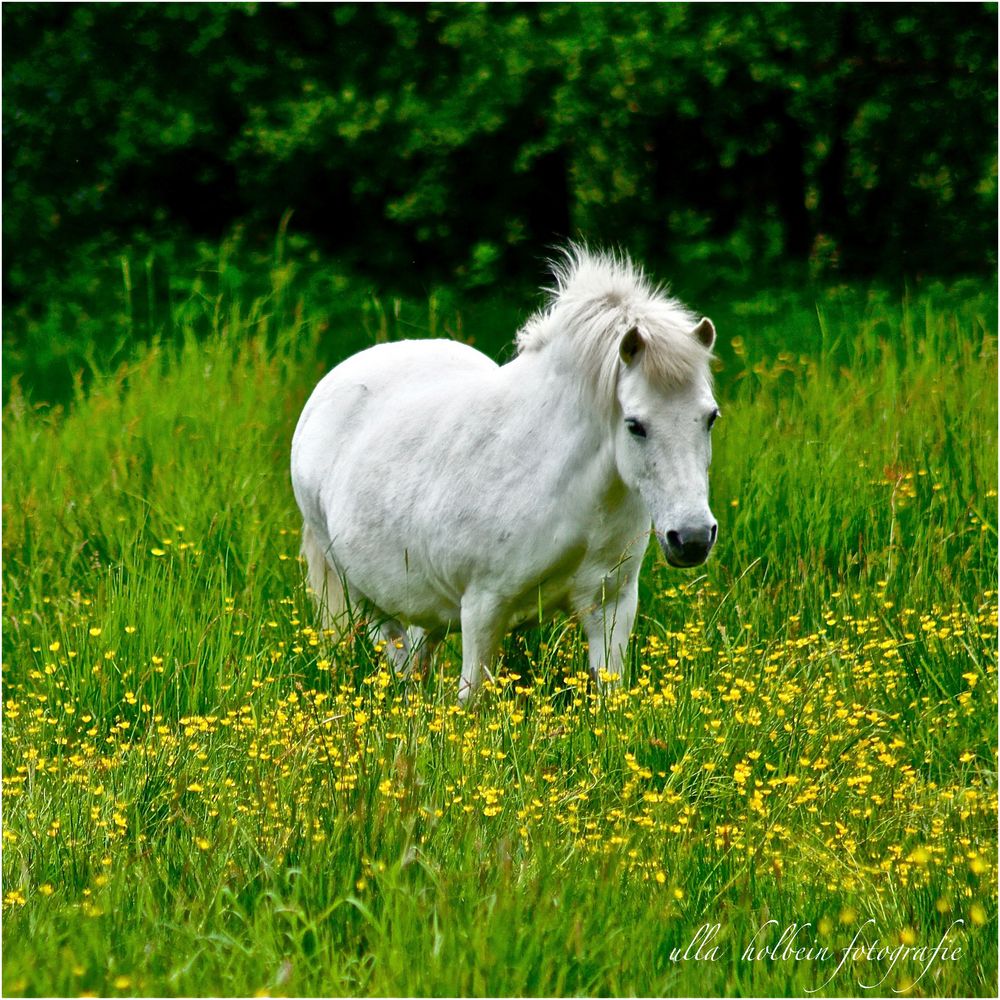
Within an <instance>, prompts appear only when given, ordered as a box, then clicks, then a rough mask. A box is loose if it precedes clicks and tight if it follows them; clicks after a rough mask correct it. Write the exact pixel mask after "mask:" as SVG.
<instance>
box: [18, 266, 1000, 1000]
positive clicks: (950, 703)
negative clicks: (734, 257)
mask: <svg viewBox="0 0 1000 1000" xmlns="http://www.w3.org/2000/svg"><path fill="white" fill-rule="evenodd" d="M273 278H274V282H273V286H272V287H271V288H270V289H269V290H266V291H265V292H263V293H262V294H260V295H257V296H254V297H250V298H241V297H240V296H239V295H236V294H232V293H230V292H226V291H225V290H224V289H221V286H219V287H216V286H210V284H208V283H206V284H204V285H203V286H202V285H199V286H196V287H195V288H194V290H193V291H192V292H191V294H189V295H188V296H187V297H184V298H181V299H176V300H175V301H174V303H173V305H172V306H171V314H170V317H169V318H170V329H171V333H170V336H169V337H164V338H162V339H160V340H156V339H155V338H154V339H151V340H148V341H146V342H142V343H133V342H130V346H129V347H128V350H127V353H126V354H125V355H124V356H122V355H121V354H120V353H119V355H116V361H115V364H114V365H107V366H106V367H104V368H102V367H101V366H100V364H99V363H98V362H97V361H95V362H94V364H93V366H92V367H91V369H90V370H89V371H88V374H87V376H86V377H85V378H81V379H80V380H78V381H77V383H76V385H75V388H74V389H73V390H72V392H71V394H70V395H69V397H67V398H66V399H65V400H64V401H61V402H58V403H57V402H54V401H53V400H50V399H46V395H45V390H44V386H41V387H40V386H37V385H35V386H31V385H26V384H24V385H23V384H21V383H19V381H18V380H17V379H16V378H14V379H13V380H12V381H11V383H10V389H9V391H8V393H7V399H6V404H5V408H4V416H3V458H4V462H3V517H4V526H3V556H4V577H3V583H4V591H3V634H4V638H3V706H4V707H3V991H4V994H5V995H8V996H21V995H27V996H45V995H66V996H76V995H107V996H118V995H123V996H124V995H250V996H253V995H322V994H326V995H335V994H355V995H373V994H374V995H380V994H389V995H483V994H487V995H524V994H529V995H530V994H543V995H628V994H638V995H702V996H710V995H722V994H731V995H778V996H781V995H804V994H805V992H806V991H811V990H816V995H818V996H832V995H858V994H859V993H864V995H875V996H882V995H885V996H889V995H893V993H894V991H901V992H903V994H904V995H914V996H922V995H931V996H953V995H979V996H995V995H996V986H997V949H996V939H997V893H996V883H997V841H996V838H997V828H996V817H997V731H996V705H997V656H996V648H997V647H996V644H997V590H996V566H997V534H996V509H997V449H996V428H997V393H996V390H997V353H996V349H997V339H996V322H995V320H996V299H995V292H994V286H993V285H992V284H991V283H990V282H985V281H984V282H982V283H976V282H973V281H968V282H965V283H962V284H961V285H958V286H952V287H950V288H944V287H940V286H934V285H928V286H926V287H923V286H922V287H918V288H916V289H910V290H903V289H899V290H897V291H894V292H891V293H890V292H887V291H871V290H863V289H856V288H851V287H842V286H841V287H832V288H824V289H821V290H818V291H817V290H807V289H800V290H799V291H798V292H797V293H796V294H794V295H793V294H790V293H789V294H787V295H779V294H778V293H777V292H774V293H767V292H761V293H758V294H756V295H754V296H752V297H748V298H747V299H745V300H728V301H721V300H720V301H712V299H711V295H708V296H706V298H707V299H708V301H705V300H704V299H697V298H694V297H691V304H692V305H693V306H694V307H696V308H698V309H699V310H702V311H704V312H706V313H708V314H709V315H712V317H713V318H714V319H715V321H716V325H717V326H718V328H719V334H720V339H721V343H720V347H719V354H720V358H719V370H718V372H717V375H716V378H717V385H718V395H719V399H720V404H721V408H722V412H723V416H722V419H721V420H720V421H719V424H718V426H717V428H716V431H715V432H714V450H715V458H714V464H713V471H712V500H713V510H714V512H715V514H716V516H717V517H718V520H719V528H720V541H719V544H718V546H717V547H716V550H715V552H714V554H713V556H712V558H711V560H710V561H709V563H708V564H706V566H704V567H701V568H699V569H698V570H696V571H688V572H683V571H677V570H672V569H670V568H669V567H667V566H666V565H665V563H664V561H663V560H662V558H660V557H659V555H658V554H657V553H655V552H654V551H653V550H652V549H651V550H650V551H649V553H648V554H647V564H646V567H645V570H644V575H643V583H642V591H641V604H640V618H639V621H638V625H637V631H636V634H635V636H634V638H633V645H632V655H631V661H630V663H629V666H628V670H627V683H626V684H625V685H624V686H623V687H622V688H621V689H620V690H618V691H616V692H614V693H612V694H609V695H608V696H606V697H601V696H600V695H599V694H598V693H596V692H595V691H594V690H593V689H592V688H591V686H590V685H589V684H588V682H587V680H586V675H585V673H584V664H585V651H584V649H583V648H582V640H581V636H580V633H579V632H578V630H577V629H576V627H575V625H574V624H573V623H572V622H571V621H568V620H560V621H556V622H546V623H544V624H542V625H540V626H539V627H535V628H530V629H526V630H523V631H520V632H518V633H515V634H513V635H511V636H509V637H508V639H507V641H506V645H505V656H504V663H503V667H502V670H501V671H500V672H499V674H498V676H497V679H496V685H495V686H494V687H492V689H491V690H489V691H488V692H487V693H486V695H485V696H484V697H483V698H482V699H481V700H480V702H479V704H478V705H477V706H476V708H475V709H474V710H473V711H471V712H469V713H464V712H461V711H459V710H458V708H457V690H458V677H459V646H458V643H457V640H456V641H455V642H452V643H451V644H450V645H448V646H446V648H445V651H444V652H443V653H442V654H441V656H440V658H439V660H438V662H437V663H436V665H435V667H434V669H433V670H432V672H431V675H430V676H427V677H425V678H423V679H422V680H421V681H420V682H419V683H416V684H410V685H409V686H406V685H404V684H403V683H402V682H399V681H397V680H396V679H395V678H394V677H393V676H392V675H391V674H390V673H389V672H388V671H387V669H385V668H384V667H383V666H382V664H381V661H380V658H379V656H378V651H377V650H376V649H373V648H372V647H371V646H370V645H369V644H368V642H367V640H366V639H364V638H363V637H361V636H355V637H348V638H347V639H345V640H343V641H342V642H340V643H339V644H338V645H333V644H332V643H331V642H330V641H328V639H327V637H325V636H324V635H323V634H321V633H319V632H317V630H316V627H315V623H314V619H313V616H312V612H311V607H310V602H309V597H308V595H307V593H306V591H305V589H304V586H303V583H302V576H301V566H300V563H299V561H298V558H297V553H298V529H299V521H298V517H297V514H296V509H295V503H294V499H293V497H292V492H291V487H290V484H289V479H288V473H287V460H288V452H289V445H290V440H291V433H292V429H293V427H294V425H295V421H296V418H297V416H298V413H299V411H300V408H301V406H302V404H303V402H304V401H305V398H306V396H307V394H308V392H309V391H310V390H311V388H312V386H313V385H314V384H315V382H316V380H317V379H318V377H319V375H320V374H321V373H322V371H323V370H324V368H325V367H326V366H327V365H329V364H330V363H332V362H333V361H335V360H337V359H338V358H340V357H343V356H345V355H346V354H347V353H350V352H351V351H353V350H356V349H359V348H361V347H363V346H365V344H366V343H370V342H371V340H372V339H380V338H386V337H389V338H392V337H402V336H421V335H423V336H426V335H435V334H436V335H439V336H444V335H461V336H463V337H470V336H474V335H475V334H476V331H477V329H480V325H479V324H481V326H482V328H483V329H485V328H489V329H490V330H500V329H505V330H506V331H507V332H506V334H505V337H506V340H507V341H508V342H509V341H510V340H511V339H512V338H513V333H514V324H515V323H516V322H517V320H518V318H519V317H520V318H523V316H524V315H525V314H526V312H527V310H528V308H529V307H531V306H533V305H534V304H535V303H533V302H515V303H511V304H510V306H509V314H503V315H501V314H500V313H498V312H496V311H493V312H489V310H487V309H486V308H485V307H481V308H480V312H481V313H482V314H483V315H482V316H480V317H477V316H476V314H475V310H474V309H473V310H470V311H469V312H467V313H462V314H461V316H458V315H457V314H456V313H454V311H452V310H450V309H445V308H443V307H442V306H441V305H440V301H439V300H438V299H437V298H435V297H431V298H430V299H429V300H428V301H425V302H423V303H421V304H418V305H413V304H406V303H399V302H395V303H394V302H392V301H387V302H382V301H378V300H371V301H369V302H368V303H367V304H366V305H365V306H364V308H362V307H361V306H360V305H359V306H358V308H357V309H355V310H354V311H353V312H351V311H349V310H344V309H341V310H339V311H338V312H337V313H336V315H335V316H333V318H332V319H331V316H332V315H333V314H332V313H331V310H332V309H334V308H335V307H334V305H333V304H332V303H329V302H323V301H321V300H320V299H319V298H316V297H308V296H307V297H302V296H297V295H296V294H293V292H292V291H291V290H290V288H289V286H288V284H287V281H286V278H287V272H286V271H285V270H282V269H280V268H276V270H275V273H274V276H273ZM126 289H127V290H128V284H127V282H126ZM220 289H221V290H220ZM677 291H678V293H679V294H681V295H683V294H684V290H683V289H680V288H678V289H677ZM497 308H499V307H497ZM518 310H520V312H518ZM126 319H127V317H126ZM91 322H93V317H91ZM477 346H480V347H483V348H484V349H487V350H489V351H490V352H492V353H495V354H497V355H498V356H509V346H505V344H504V342H503V341H502V340H501V339H499V338H498V337H497V338H495V339H494V340H489V342H487V339H486V338H483V337H480V339H479V340H477ZM505 352H506V353H505ZM14 374H15V375H16V372H15V373H14ZM373 460H377V457H373ZM789 928H792V930H789ZM789 935H791V937H790V936H789ZM942 939H944V941H945V944H944V946H943V947H941V948H939V950H938V952H937V953H936V954H934V955H931V953H930V949H932V948H934V947H935V946H936V945H939V942H941V941H942ZM852 944H853V950H852V951H851V952H850V953H849V954H848V955H847V956H846V960H844V961H842V959H844V958H845V956H844V952H845V949H847V948H848V947H849V946H851V945H852ZM870 946H871V947H870ZM918 948H924V949H925V950H924V951H923V952H917V953H914V949H918ZM928 956H930V957H928ZM863 987H864V988H863ZM868 987H873V988H868Z"/></svg>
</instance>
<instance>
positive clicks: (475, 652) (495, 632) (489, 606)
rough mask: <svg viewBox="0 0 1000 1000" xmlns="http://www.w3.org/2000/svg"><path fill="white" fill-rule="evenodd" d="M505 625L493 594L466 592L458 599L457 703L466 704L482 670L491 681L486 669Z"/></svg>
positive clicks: (480, 680) (503, 613) (503, 611)
mask: <svg viewBox="0 0 1000 1000" xmlns="http://www.w3.org/2000/svg"><path fill="white" fill-rule="evenodd" d="M506 626H507V613H506V609H505V607H504V605H503V602H502V601H500V600H499V599H498V598H497V597H496V596H495V595H493V594H466V595H465V596H464V597H463V598H462V679H461V681H460V682H459V685H458V702H459V704H460V705H462V706H467V705H469V704H470V703H471V701H472V699H473V698H475V696H476V694H477V692H478V691H479V688H480V687H481V686H482V683H483V673H485V674H486V676H487V677H488V678H489V679H490V680H493V675H492V674H491V673H490V668H491V667H492V665H493V660H494V657H495V656H496V653H497V649H498V648H499V646H500V640H501V639H502V638H503V634H504V631H505V630H506Z"/></svg>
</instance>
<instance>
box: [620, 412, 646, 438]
mask: <svg viewBox="0 0 1000 1000" xmlns="http://www.w3.org/2000/svg"><path fill="white" fill-rule="evenodd" d="M625 429H626V430H627V431H628V432H629V434H631V435H632V437H637V438H644V437H645V436H646V428H645V427H643V426H642V424H640V423H639V421H638V420H636V419H635V417H629V418H628V419H626V421H625Z"/></svg>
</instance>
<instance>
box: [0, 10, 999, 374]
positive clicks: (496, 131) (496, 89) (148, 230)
mask: <svg viewBox="0 0 1000 1000" xmlns="http://www.w3.org/2000/svg"><path fill="white" fill-rule="evenodd" d="M3 27H4V32H3V55H4V70H3V82H4V108H3V111H4V114H3V142H4V167H3V170H4V220H3V239H4V286H5V296H4V299H5V318H6V321H7V331H8V332H7V334H6V337H7V339H8V341H9V342H14V343H15V344H20V350H21V355H24V354H25V352H26V351H27V350H28V349H27V348H26V347H25V345H26V344H27V343H28V342H29V341H32V342H34V343H36V344H40V343H41V342H42V341H43V340H44V341H46V342H47V343H48V342H51V340H52V338H53V337H55V336H56V332H57V331H59V330H61V331H63V332H65V328H66V327H67V325H69V324H76V325H77V326H78V327H79V326H86V325H87V323H88V321H89V317H91V316H92V315H93V314H94V313H95V312H96V311H97V309H98V306H97V305H96V304H95V303H96V301H97V300H98V299H100V297H101V295H102V294H111V293H110V292H109V291H108V290H109V289H113V290H114V294H115V295H121V294H123V293H122V288H123V279H122V263H121V262H122V261H123V260H124V261H132V265H131V272H132V273H131V274H126V276H125V282H124V287H125V288H126V290H130V289H131V288H133V287H134V286H135V285H136V283H138V282H140V281H145V282H146V283H147V284H148V285H149V288H148V289H147V290H146V291H145V292H143V294H142V295H141V296H139V298H140V299H141V300H142V303H144V305H143V306H142V308H143V309H145V310H146V313H147V314H148V315H147V316H146V319H147V320H148V323H149V324H152V323H153V317H154V316H155V314H156V312H157V310H156V304H155V303H156V302H157V301H158V300H160V299H165V298H169V296H170V295H171V289H172V288H175V286H176V285H177V283H178V282H184V281H187V283H188V285H189V284H190V278H189V275H188V274H187V273H186V272H185V270H184V269H185V267H188V266H189V265H188V264H186V263H184V261H186V260H188V259H189V258H190V259H194V257H197V254H194V251H193V248H194V247H196V246H198V245H202V246H205V245H209V244H214V245H215V246H216V247H218V245H219V243H220V241H225V240H227V239H231V238H232V235H233V234H234V233H239V238H240V241H241V246H242V247H244V249H245V251H246V252H247V253H249V252H252V251H253V250H254V248H257V249H259V250H260V251H261V252H267V253H270V252H271V251H272V248H273V246H274V240H275V234H276V233H278V232H279V230H280V231H281V232H282V233H285V232H286V230H287V231H288V232H289V233H291V234H292V236H293V237H294V239H295V240H296V241H298V242H297V243H296V246H297V247H298V248H299V249H300V250H303V251H308V255H310V259H312V260H313V261H314V262H317V264H320V265H322V266H333V264H334V262H335V263H336V266H337V267H338V268H340V269H341V270H343V271H345V272H346V273H349V274H350V275H352V276H354V277H355V278H357V280H359V281H362V282H367V283H369V284H371V285H372V286H373V287H380V288H385V289H391V290H392V291H394V292H396V291H398V292H400V293H404V294H414V293H415V294H422V293H426V290H427V289H428V288H430V287H434V286H435V285H439V284H443V285H448V286H450V287H453V288H457V289H460V290H461V291H462V293H463V294H465V293H469V294H472V295H475V294H477V290H482V291H483V292H486V291H488V290H491V289H494V288H495V287H496V285H497V283H498V282H501V281H503V282H506V283H508V284H509V283H511V282H517V281H531V282H532V283H533V284H537V282H538V280H539V278H540V275H541V268H540V266H539V261H540V258H541V257H543V256H544V255H545V253H546V251H547V249H548V248H550V247H551V246H552V245H553V244H554V243H557V242H559V241H560V240H563V239H565V238H566V237H571V236H583V237H585V238H589V239H591V240H593V241H594V242H596V243H599V244H604V245H607V244H617V245H621V246H623V247H626V248H628V249H629V250H630V251H631V252H632V253H634V254H635V255H636V256H638V257H640V258H641V259H643V260H645V261H647V262H648V263H649V264H650V265H651V266H652V267H654V268H656V269H658V270H660V271H662V272H663V273H666V274H671V275H675V274H677V273H685V271H687V272H692V271H697V272H698V273H699V275H700V281H701V282H703V283H709V282H711V281H722V282H726V283H739V282H741V281H748V280H751V278H754V277H755V276H757V275H760V274H762V273H771V272H776V271H781V272H782V273H788V269H789V268H791V269H792V270H793V271H794V269H795V268H797V267H799V268H801V270H802V272H803V273H804V274H806V275H809V274H812V275H816V274H822V275H826V274H829V273H835V274H837V275H840V276H844V277H847V278H851V277H858V276H862V277H863V276H871V275H879V276H883V277H896V276H901V275H905V276H921V275H936V276H953V275H958V274H972V273H984V272H986V273H989V272H991V271H993V270H994V269H995V267H996V245H997V152H996V137H997V87H996V79H997V78H996V69H997V67H996V54H997V7H996V4H921V5H911V4H893V5H883V4H863V5H862V4H780V3H779V4H733V5H730V4H685V3H677V4H628V5H624V4H566V3H555V4H538V5H532V4H516V3H515V4H488V5H484V4H456V5H437V4H405V5H403V4H400V5H396V4H302V5H298V4H243V3H240V4H179V3H177V4H171V3H167V4H145V3H139V4H124V5H120V4H31V3H28V4H17V5H5V7H4V10H3ZM288 213H291V215H290V219H291V221H290V223H289V221H288V219H289V216H288ZM283 218H284V219H285V222H284V223H282V221H281V220H282V219H283ZM192 254H193V255H194V256H193V257H192ZM140 264H141V266H140ZM126 270H128V268H126ZM140 272H141V273H140ZM175 291H176V289H175ZM131 308H132V312H133V314H134V313H135V312H136V310H138V309H139V307H138V306H133V307H131ZM160 312H161V313H162V310H160ZM132 319H133V320H134V319H135V316H134V315H133V316H132ZM40 324H41V325H40ZM15 356H17V352H16V351H15ZM5 382H6V380H5Z"/></svg>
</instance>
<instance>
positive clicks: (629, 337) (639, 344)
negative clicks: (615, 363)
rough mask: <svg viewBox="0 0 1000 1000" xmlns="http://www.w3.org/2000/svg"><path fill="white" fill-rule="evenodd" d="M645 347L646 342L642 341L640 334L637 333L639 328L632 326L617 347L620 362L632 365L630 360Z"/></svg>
mask: <svg viewBox="0 0 1000 1000" xmlns="http://www.w3.org/2000/svg"><path fill="white" fill-rule="evenodd" d="M645 346H646V342H645V341H644V340H643V339H642V334H641V333H639V328H638V327H637V326H633V327H632V329H631V330H629V332H628V333H626V334H625V336H624V337H622V342H621V343H620V344H619V345H618V354H619V355H620V356H621V359H622V361H624V362H625V364H627V365H630V364H632V360H633V359H634V358H635V356H636V355H637V354H638V353H639V352H640V351H641V350H642V349H643V348H644V347H645Z"/></svg>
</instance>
